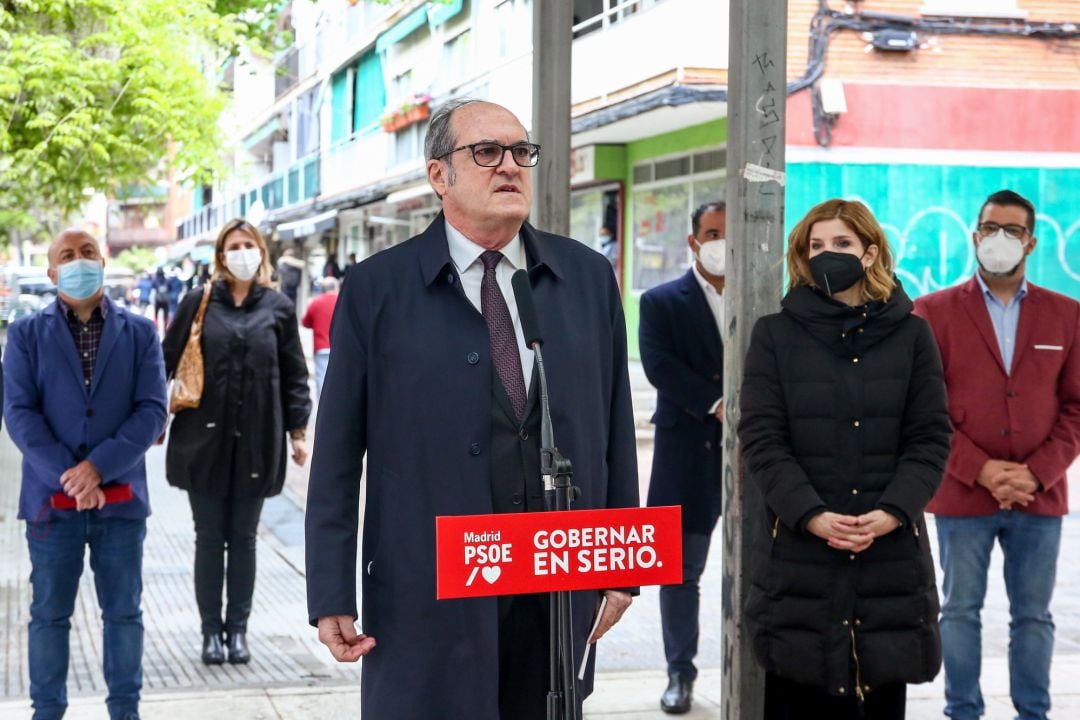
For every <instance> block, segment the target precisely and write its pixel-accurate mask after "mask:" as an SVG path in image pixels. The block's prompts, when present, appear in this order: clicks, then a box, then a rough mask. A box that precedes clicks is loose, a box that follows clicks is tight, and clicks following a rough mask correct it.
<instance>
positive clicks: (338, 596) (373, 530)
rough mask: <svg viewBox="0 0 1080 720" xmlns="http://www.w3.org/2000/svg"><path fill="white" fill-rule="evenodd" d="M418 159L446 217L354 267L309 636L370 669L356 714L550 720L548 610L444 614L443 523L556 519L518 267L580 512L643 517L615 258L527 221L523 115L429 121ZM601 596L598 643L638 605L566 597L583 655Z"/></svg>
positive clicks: (335, 369) (503, 608)
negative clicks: (438, 584)
mask: <svg viewBox="0 0 1080 720" xmlns="http://www.w3.org/2000/svg"><path fill="white" fill-rule="evenodd" d="M424 150H425V156H426V157H427V173H428V181H429V182H430V184H431V186H432V188H433V189H434V190H435V192H436V193H437V194H438V195H439V197H440V198H441V200H442V205H443V212H442V213H441V214H440V215H439V216H438V217H437V218H435V221H434V222H433V223H432V224H431V226H430V227H428V229H427V230H425V231H424V232H423V233H421V234H420V235H418V236H416V237H414V238H411V239H410V240H408V241H407V242H405V243H402V244H401V245H398V246H396V247H392V248H390V249H388V250H385V251H383V252H380V253H378V254H376V255H374V256H372V257H371V258H369V259H367V260H365V261H364V262H363V263H360V264H359V265H356V266H354V267H353V268H351V269H350V270H349V271H348V273H347V275H346V278H345V283H344V286H343V289H342V291H341V294H340V296H339V299H338V305H337V308H336V311H335V316H334V324H333V327H332V330H331V344H332V346H333V348H334V353H333V354H332V355H331V359H330V364H329V367H328V369H327V374H326V380H325V385H324V392H323V395H322V400H321V403H320V408H319V416H318V423H317V426H316V431H315V445H314V451H313V462H312V468H311V481H310V487H309V491H308V505H307V582H308V609H309V615H310V620H311V622H312V623H313V624H317V625H318V627H319V638H320V640H321V641H322V642H323V643H325V644H326V645H327V646H328V647H329V648H330V651H331V652H332V653H333V655H334V657H335V658H337V659H338V660H340V661H343V662H346V661H355V660H357V659H359V658H360V657H361V656H364V665H363V673H362V681H361V705H362V708H361V711H362V716H363V717H364V718H394V719H395V720H428V719H430V718H483V719H485V720H487V719H493V720H494V719H500V718H501V720H511V719H512V720H530V719H532V718H537V719H538V720H542V719H543V718H544V717H545V712H544V703H545V696H546V693H547V681H548V671H547V667H548V664H547V663H548V638H547V633H548V603H547V596H546V595H545V596H538V595H519V596H513V597H500V598H480V599H467V600H444V601H437V600H436V599H435V518H436V516H440V515H463V514H485V513H493V512H526V511H533V510H542V509H543V493H542V488H541V485H540V477H539V465H540V408H539V398H538V395H539V381H538V379H537V375H536V370H535V368H534V367H533V365H534V360H533V357H532V351H531V350H529V349H528V348H527V347H526V346H525V342H524V336H523V334H522V330H521V325H520V322H519V319H518V317H517V307H516V303H515V302H514V295H513V292H512V290H511V284H510V278H511V276H512V275H513V273H514V272H515V270H517V269H522V268H523V269H526V270H527V271H528V274H529V280H530V283H531V285H532V289H533V293H534V297H535V300H536V306H537V308H538V313H539V315H540V319H541V322H542V324H543V329H544V360H545V366H546V368H547V374H548V379H549V384H550V400H551V408H552V422H553V424H554V432H555V439H556V441H557V444H558V446H559V449H560V451H561V452H562V454H563V455H564V456H566V457H568V458H570V459H571V460H572V461H573V463H574V477H573V481H574V484H575V485H576V486H577V487H578V488H580V491H581V494H580V497H578V498H577V500H576V501H575V503H574V507H575V508H579V509H586V508H615V507H636V506H637V505H638V479H637V460H636V448H635V438H634V427H633V417H632V410H631V405H630V384H629V378H628V373H627V365H626V361H627V358H626V329H625V323H624V320H623V312H622V306H621V303H620V298H619V291H618V287H617V285H616V279H615V276H614V275H613V274H612V272H611V266H610V264H609V263H608V261H607V260H606V259H605V258H604V257H603V256H602V255H600V254H598V253H596V252H594V251H592V250H590V249H589V248H587V247H586V246H585V245H583V244H581V243H578V242H577V241H575V240H571V239H569V238H564V237H559V236H556V235H551V234H548V233H545V232H541V231H539V230H536V229H534V228H533V227H532V226H530V225H529V224H528V223H526V222H525V218H526V217H527V215H528V213H529V209H530V205H531V199H532V182H531V168H532V167H533V166H535V165H536V163H537V161H538V158H539V153H540V148H539V146H537V145H534V144H532V143H530V142H529V137H528V133H527V132H526V131H525V128H524V127H523V126H522V124H521V122H520V121H519V120H518V119H517V118H516V117H515V116H514V115H513V113H511V112H510V111H508V110H507V109H505V108H503V107H500V106H498V105H495V104H492V103H488V102H480V101H469V100H459V101H454V102H452V103H450V104H447V105H446V106H444V107H442V108H441V109H440V110H439V111H437V112H436V113H434V115H433V117H432V119H431V123H430V125H429V129H428V135H427V138H426V142H425V148H424ZM365 456H366V467H367V471H366V475H367V496H366V498H367V499H366V505H365V512H364V523H363V543H362V552H361V558H360V559H361V562H360V565H359V569H360V572H361V575H362V578H361V582H362V586H363V588H362V600H363V608H362V613H361V615H360V623H361V627H362V631H361V634H358V633H357V630H356V628H355V626H354V622H355V621H356V619H357V603H356V570H357V562H356V547H357V531H358V519H359V518H358V501H359V492H360V479H361V463H362V461H363V460H364V459H365ZM601 595H606V596H607V600H608V602H607V604H606V608H605V610H604V614H603V617H602V618H601V621H600V626H599V628H598V630H597V633H596V635H594V637H597V636H601V635H603V634H604V632H606V631H607V630H608V629H609V628H610V627H611V626H612V625H614V624H615V623H616V622H617V621H618V619H619V618H620V617H621V615H622V613H623V612H624V611H625V609H626V608H627V607H628V606H629V604H630V600H631V597H630V593H628V592H626V591H623V590H617V589H612V590H605V591H603V592H602V593H597V592H596V591H589V592H577V593H574V596H573V604H574V617H573V630H574V639H575V645H576V647H575V648H574V649H573V657H575V658H580V657H582V653H583V650H584V644H585V641H586V637H587V636H588V633H589V630H590V624H591V622H592V620H593V618H594V615H595V613H596V611H597V607H598V604H599V599H600V596H601ZM593 657H595V654H594V655H593ZM591 665H592V662H590V667H589V668H587V670H588V671H587V672H586V673H585V675H584V678H585V679H584V680H583V681H580V682H579V684H578V687H577V691H578V697H579V698H584V697H585V696H586V695H588V693H589V692H590V691H591V689H592V667H591Z"/></svg>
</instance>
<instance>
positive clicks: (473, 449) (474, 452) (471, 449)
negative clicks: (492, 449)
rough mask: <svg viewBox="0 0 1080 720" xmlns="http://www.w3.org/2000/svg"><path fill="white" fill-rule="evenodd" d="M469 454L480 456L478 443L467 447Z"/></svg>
mask: <svg viewBox="0 0 1080 720" xmlns="http://www.w3.org/2000/svg"><path fill="white" fill-rule="evenodd" d="M469 454H470V455H479V454H480V443H473V444H472V445H470V446H469Z"/></svg>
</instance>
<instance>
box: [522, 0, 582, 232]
mask: <svg viewBox="0 0 1080 720" xmlns="http://www.w3.org/2000/svg"><path fill="white" fill-rule="evenodd" d="M573 12H574V4H573V3H571V2H567V1H566V0H533V103H532V104H533V107H532V137H533V141H534V142H537V143H539V144H540V145H541V146H542V147H543V150H542V151H541V153H540V164H539V165H538V166H537V167H536V171H535V174H534V181H533V208H532V215H531V218H530V221H531V222H532V223H533V225H535V226H536V227H538V228H540V229H541V230H546V231H547V232H552V233H556V234H558V235H569V234H570V47H571V42H572V40H573V38H572V33H571V31H570V29H571V27H572V25H573V22H574V16H573Z"/></svg>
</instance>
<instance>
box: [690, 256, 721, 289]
mask: <svg viewBox="0 0 1080 720" xmlns="http://www.w3.org/2000/svg"><path fill="white" fill-rule="evenodd" d="M690 267H691V268H692V269H693V271H694V278H695V279H697V281H698V285H700V286H701V291H702V292H704V293H705V295H706V296H708V295H709V294H712V295H721V294H722V293H719V292H717V290H716V288H715V287H713V285H712V283H710V282H709V281H708V280H706V279H705V276H704V275H702V274H701V271H700V270H698V267H697V263H696V262H695V263H694V264H693V265H691V266H690Z"/></svg>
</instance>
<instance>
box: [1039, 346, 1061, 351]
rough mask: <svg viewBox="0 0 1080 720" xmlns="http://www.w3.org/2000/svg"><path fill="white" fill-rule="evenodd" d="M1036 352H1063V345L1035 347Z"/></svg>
mask: <svg viewBox="0 0 1080 720" xmlns="http://www.w3.org/2000/svg"><path fill="white" fill-rule="evenodd" d="M1035 349H1036V350H1064V349H1065V346H1064V345H1036V346H1035Z"/></svg>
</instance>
